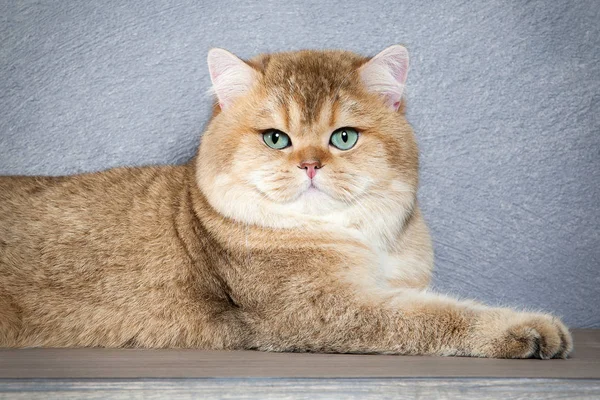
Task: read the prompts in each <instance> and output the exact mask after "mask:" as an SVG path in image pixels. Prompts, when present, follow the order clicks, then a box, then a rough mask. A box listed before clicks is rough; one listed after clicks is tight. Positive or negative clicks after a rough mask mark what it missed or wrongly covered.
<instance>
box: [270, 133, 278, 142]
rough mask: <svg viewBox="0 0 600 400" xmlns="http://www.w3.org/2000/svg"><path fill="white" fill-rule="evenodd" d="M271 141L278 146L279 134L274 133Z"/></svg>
mask: <svg viewBox="0 0 600 400" xmlns="http://www.w3.org/2000/svg"><path fill="white" fill-rule="evenodd" d="M271 140H272V141H273V144H277V142H278V141H279V133H274V134H273V136H272V139H271Z"/></svg>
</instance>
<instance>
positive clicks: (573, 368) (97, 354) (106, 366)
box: [0, 330, 600, 379]
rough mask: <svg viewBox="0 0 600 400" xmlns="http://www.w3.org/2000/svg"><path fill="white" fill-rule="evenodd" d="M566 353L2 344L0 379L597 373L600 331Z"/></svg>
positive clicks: (585, 333)
mask: <svg viewBox="0 0 600 400" xmlns="http://www.w3.org/2000/svg"><path fill="white" fill-rule="evenodd" d="M573 333H574V338H575V353H574V355H573V356H572V358H570V359H568V360H545V361H541V360H493V359H477V358H460V357H425V356H423V357H409V356H389V355H350V354H306V353H304V354H292V353H264V352H256V351H202V350H140V349H98V348H91V349H90V348H88V349H19V350H17V349H3V350H0V379H15V378H30V379H39V378H60V379H81V378H92V379H94V378H95V379H98V378H102V379H107V378H108V379H115V378H121V379H122V378H125V379H130V378H155V379H161V378H432V377H434V378H435V377H437V378H439V377H441V378H543V379H565V378H578V379H600V330H575V331H574V332H573Z"/></svg>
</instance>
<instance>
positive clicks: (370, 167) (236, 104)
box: [197, 46, 418, 226]
mask: <svg viewBox="0 0 600 400" xmlns="http://www.w3.org/2000/svg"><path fill="white" fill-rule="evenodd" d="M208 65H209V70H210V74H211V79H212V82H213V91H214V94H215V95H216V99H217V100H218V104H216V105H215V112H214V116H213V118H212V120H211V122H210V124H209V126H208V128H207V130H206V132H205V133H204V135H203V138H202V143H201V146H200V151H199V155H198V158H197V179H198V182H199V186H200V188H201V190H202V191H203V193H204V194H205V195H206V197H207V198H208V200H209V202H210V203H211V205H212V206H213V207H215V208H216V209H217V210H218V211H219V212H220V213H222V214H224V215H225V216H227V217H230V218H233V219H236V220H238V221H242V222H245V223H252V224H259V225H268V226H293V225H295V224H297V223H298V221H299V220H302V218H303V217H306V218H311V217H317V218H322V217H335V218H340V219H341V220H345V222H346V223H352V216H355V217H356V218H355V219H360V218H362V219H366V220H368V219H370V218H371V214H373V213H375V214H377V215H383V216H384V217H385V218H394V217H395V216H396V215H398V216H400V214H404V213H406V212H408V209H410V208H411V207H412V206H413V204H414V201H415V193H416V186H417V179H418V175H417V169H418V151H417V147H416V144H415V140H414V137H413V134H412V130H411V128H410V126H409V125H408V123H407V122H406V120H405V118H404V114H403V110H402V108H403V107H402V92H403V89H404V85H405V81H406V76H407V72H408V53H407V51H406V49H405V48H404V47H402V46H392V47H389V48H387V49H385V50H384V51H382V52H381V53H379V54H378V55H376V56H375V57H373V58H365V57H362V56H359V55H357V54H354V53H351V52H345V51H298V52H290V53H278V54H265V55H260V56H258V57H256V58H254V59H252V60H249V61H242V60H241V59H239V58H237V57H236V56H234V55H233V54H231V53H229V52H227V51H225V50H222V49H213V50H211V51H210V52H209V55H208Z"/></svg>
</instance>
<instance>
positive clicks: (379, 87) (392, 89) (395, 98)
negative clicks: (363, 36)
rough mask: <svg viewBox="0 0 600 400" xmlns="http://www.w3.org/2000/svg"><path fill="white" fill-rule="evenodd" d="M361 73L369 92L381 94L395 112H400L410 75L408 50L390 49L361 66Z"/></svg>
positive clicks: (398, 47) (397, 46) (397, 47)
mask: <svg viewBox="0 0 600 400" xmlns="http://www.w3.org/2000/svg"><path fill="white" fill-rule="evenodd" d="M359 72H360V77H361V79H362V81H363V83H364V84H365V86H366V87H367V89H368V90H369V91H371V92H374V93H377V94H379V95H380V96H381V97H382V98H383V100H384V101H385V104H386V105H387V106H388V107H390V108H392V109H393V110H394V111H396V110H398V108H399V107H400V105H401V103H402V92H403V91H404V84H405V82H406V77H407V75H408V50H406V48H405V47H403V46H400V45H395V46H390V47H388V48H387V49H385V50H383V51H382V52H381V53H379V54H377V55H376V56H375V57H373V58H371V59H370V60H369V61H367V62H366V63H365V64H364V65H363V66H361V67H360V70H359Z"/></svg>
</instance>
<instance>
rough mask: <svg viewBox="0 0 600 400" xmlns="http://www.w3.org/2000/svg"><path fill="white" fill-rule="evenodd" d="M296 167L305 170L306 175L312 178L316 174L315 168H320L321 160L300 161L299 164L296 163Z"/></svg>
mask: <svg viewBox="0 0 600 400" xmlns="http://www.w3.org/2000/svg"><path fill="white" fill-rule="evenodd" d="M298 168H301V169H304V170H306V175H308V177H309V178H310V179H312V178H314V177H315V175H317V170H318V169H319V168H321V162H320V161H315V160H309V161H302V162H301V163H300V165H298Z"/></svg>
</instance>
